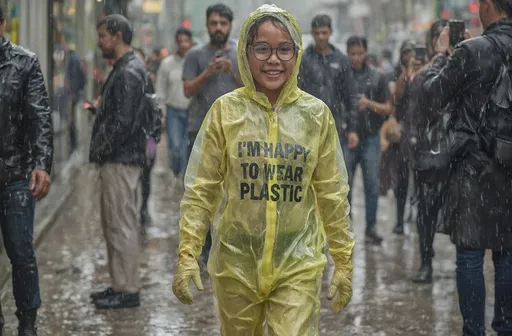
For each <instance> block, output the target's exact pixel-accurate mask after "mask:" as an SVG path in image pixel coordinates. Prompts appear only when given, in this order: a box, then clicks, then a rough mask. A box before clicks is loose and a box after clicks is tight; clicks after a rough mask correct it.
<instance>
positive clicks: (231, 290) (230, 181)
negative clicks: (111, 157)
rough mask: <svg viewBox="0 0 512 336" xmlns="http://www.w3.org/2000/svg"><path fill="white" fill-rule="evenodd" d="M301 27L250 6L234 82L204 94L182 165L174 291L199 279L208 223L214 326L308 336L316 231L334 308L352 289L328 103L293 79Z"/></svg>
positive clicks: (315, 307) (184, 291)
mask: <svg viewBox="0 0 512 336" xmlns="http://www.w3.org/2000/svg"><path fill="white" fill-rule="evenodd" d="M300 36H301V32H300V28H299V26H298V23H297V22H296V20H295V19H294V18H293V17H292V16H291V15H289V14H288V13H287V12H286V11H284V10H281V9H279V8H277V7H275V6H269V5H264V6H262V7H260V8H259V9H258V10H256V11H255V12H254V13H252V14H251V15H250V16H249V18H248V19H247V20H246V22H245V23H244V26H243V27H242V32H241V35H240V41H239V44H238V61H239V64H240V65H241V74H242V78H243V81H244V84H245V87H243V88H241V89H238V90H236V91H234V92H232V93H229V94H227V95H225V96H223V97H221V98H219V99H218V100H217V101H216V102H215V103H214V104H213V106H212V108H211V110H210V111H209V113H208V115H207V116H206V119H205V121H204V123H203V126H202V129H201V131H200V133H199V136H198V138H197V140H196V142H195V145H194V149H193V152H192V155H191V159H190V163H189V167H188V170H187V174H186V178H185V183H186V191H185V195H184V198H183V202H182V204H181V219H180V246H179V260H178V267H177V269H176V274H175V277H174V283H173V292H174V294H175V295H176V296H177V297H178V298H179V299H180V300H181V301H182V302H183V303H188V304H189V303H192V294H191V292H190V290H189V282H190V280H193V281H194V283H195V285H196V287H197V288H198V289H199V290H202V289H203V285H202V283H201V278H200V271H199V266H198V263H197V258H198V257H199V254H200V253H201V247H202V244H203V242H204V238H205V235H206V232H207V230H208V226H209V224H210V222H213V246H212V251H211V254H210V259H209V262H208V272H209V274H210V277H211V280H212V287H213V293H214V296H215V303H216V307H217V310H218V313H219V317H220V321H221V332H222V335H229V336H235V335H264V334H265V330H264V329H265V327H266V328H268V333H269V334H270V335H296V336H307V335H318V320H319V313H320V289H321V282H322V273H323V269H324V267H325V264H326V256H325V254H324V253H323V251H324V247H325V240H326V239H325V238H326V235H327V238H328V243H329V251H330V253H331V256H332V258H333V260H334V263H335V270H334V274H333V277H332V282H331V287H330V289H329V293H328V298H329V299H331V300H333V303H332V308H333V309H334V311H336V312H339V311H341V310H342V309H343V308H344V307H345V306H346V305H347V304H348V302H349V301H350V298H351V296H352V284H351V274H352V265H351V254H352V248H353V246H354V239H353V231H352V229H351V227H350V223H349V217H348V214H349V211H350V209H349V204H348V201H347V194H348V191H349V187H348V184H347V173H346V169H345V163H344V161H343V153H342V151H341V147H340V144H339V140H338V135H337V133H336V128H335V124H334V119H333V117H332V115H331V113H330V111H329V109H328V107H327V106H326V105H325V104H324V103H323V102H321V101H320V100H318V99H316V98H314V97H313V96H311V95H309V94H306V93H305V92H303V91H301V90H299V89H298V87H297V73H298V71H299V65H300V59H301V56H302V41H301V37H300ZM265 322H266V323H265Z"/></svg>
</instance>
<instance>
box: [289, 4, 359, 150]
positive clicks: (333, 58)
mask: <svg viewBox="0 0 512 336" xmlns="http://www.w3.org/2000/svg"><path fill="white" fill-rule="evenodd" d="M311 30H312V33H313V38H314V39H315V44H314V45H310V46H309V47H308V48H307V49H306V50H305V51H304V54H303V55H302V62H301V66H300V73H299V87H300V88H301V89H302V90H304V91H306V92H307V93H309V94H312V95H313V96H315V97H317V98H318V99H321V100H322V101H323V102H324V103H325V104H327V106H329V109H330V110H331V112H332V114H333V117H334V120H335V121H336V128H337V129H338V134H339V135H340V142H341V143H342V144H344V145H347V146H348V147H349V148H351V149H353V148H355V147H357V145H358V143H359V138H358V137H357V133H356V129H357V111H356V106H355V98H356V97H355V92H354V90H353V78H352V67H351V64H350V60H349V58H348V57H347V56H345V55H344V54H343V53H342V52H341V51H340V50H339V49H337V48H336V47H335V46H333V45H332V44H330V43H329V38H330V36H331V35H332V22H331V18H330V17H329V16H328V15H325V14H319V15H317V16H315V17H314V18H313V21H312V22H311Z"/></svg>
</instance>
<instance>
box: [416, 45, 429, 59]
mask: <svg viewBox="0 0 512 336" xmlns="http://www.w3.org/2000/svg"><path fill="white" fill-rule="evenodd" d="M414 52H415V54H416V59H417V60H418V61H425V56H427V46H426V45H424V44H417V45H416V47H415V48H414Z"/></svg>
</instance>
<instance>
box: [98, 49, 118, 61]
mask: <svg viewBox="0 0 512 336" xmlns="http://www.w3.org/2000/svg"><path fill="white" fill-rule="evenodd" d="M101 54H102V55H103V58H106V59H109V60H111V59H114V58H115V50H114V49H101Z"/></svg>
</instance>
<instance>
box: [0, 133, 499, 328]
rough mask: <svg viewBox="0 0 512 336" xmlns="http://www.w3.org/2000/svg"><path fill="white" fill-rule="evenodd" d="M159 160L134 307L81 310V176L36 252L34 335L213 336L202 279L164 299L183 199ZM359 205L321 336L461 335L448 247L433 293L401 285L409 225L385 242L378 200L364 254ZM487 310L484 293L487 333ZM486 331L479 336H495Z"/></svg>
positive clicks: (98, 247) (97, 264)
mask: <svg viewBox="0 0 512 336" xmlns="http://www.w3.org/2000/svg"><path fill="white" fill-rule="evenodd" d="M158 154H159V158H158V162H157V165H156V166H155V169H154V171H153V179H152V187H153V190H152V196H151V200H150V212H151V214H152V216H153V227H152V228H151V229H150V230H149V232H148V239H147V240H146V241H145V242H143V254H142V258H141V264H142V269H141V271H142V282H143V288H142V291H141V301H142V302H141V307H140V308H136V309H129V310H118V311H98V310H96V309H95V308H94V306H93V304H91V303H90V300H89V294H90V293H91V292H92V291H95V290H101V289H103V288H104V287H106V286H108V285H109V283H108V281H109V277H108V272H107V265H106V249H105V243H104V240H103V237H102V230H101V225H100V222H99V207H98V206H97V201H98V199H97V198H98V196H97V193H96V195H95V193H94V189H93V187H94V186H93V185H92V183H90V182H91V175H90V174H91V170H90V168H89V167H87V166H84V167H83V168H82V169H81V170H80V172H79V173H78V175H77V176H76V179H75V181H76V183H77V184H78V186H77V187H76V188H75V191H74V192H73V193H72V194H71V196H70V197H69V199H68V200H67V202H66V203H65V204H64V206H63V208H62V211H61V213H60V215H59V216H58V218H57V221H56V223H55V224H54V225H53V228H52V229H51V230H50V231H49V232H48V233H47V235H46V237H45V238H44V240H43V242H42V244H41V246H40V247H39V248H38V250H37V257H38V263H39V272H40V280H41V293H42V298H43V305H42V308H41V309H40V315H39V317H38V331H39V334H40V335H52V336H60V335H116V336H136V335H137V336H139V335H148V336H149V335H151V336H160V335H191V336H192V335H212V336H213V335H219V327H218V322H217V318H216V316H215V309H214V305H213V298H212V293H211V290H210V288H209V283H208V281H207V276H206V275H203V281H204V283H205V286H206V289H205V291H204V292H202V293H197V291H195V289H194V291H195V294H196V296H195V302H194V304H193V305H191V306H185V305H183V304H181V303H180V302H179V301H178V299H176V298H175V297H174V295H173V294H172V291H171V284H172V276H173V271H174V269H175V264H176V252H177V242H178V218H179V200H180V198H181V194H182V190H173V188H172V187H170V181H171V178H170V175H171V173H170V172H169V170H168V169H167V167H166V165H167V164H166V162H167V157H166V148H165V142H162V143H161V144H160V147H159V153H158ZM358 175H360V174H358ZM358 179H359V177H358ZM362 195H363V193H362V187H361V182H360V181H359V183H358V186H356V188H355V191H354V199H355V204H354V221H355V227H356V233H357V244H356V247H355V251H354V275H353V284H354V295H353V299H352V302H351V303H350V305H349V306H348V308H347V309H346V310H345V311H344V312H342V313H341V314H339V315H338V314H334V313H332V312H331V310H330V307H329V302H328V301H327V300H326V299H325V297H326V292H327V286H328V279H329V278H330V272H331V271H332V269H330V268H328V269H327V271H326V275H325V280H324V291H323V293H322V312H321V325H320V335H322V336H338V335H379V336H384V335H392V336H399V335H411V336H412V335H430V336H449V335H460V333H461V332H460V330H461V325H462V321H461V318H460V313H459V309H458V303H457V295H456V287H455V263H454V260H455V255H454V248H453V246H452V244H451V243H450V241H449V239H448V237H445V236H438V237H437V238H436V243H435V247H436V258H435V259H434V284H433V285H415V284H413V283H412V282H411V281H410V278H411V277H412V276H413V274H414V273H415V272H416V270H417V267H418V259H419V256H418V251H417V241H416V233H415V232H416V229H415V227H414V225H412V224H411V223H409V224H408V227H407V229H408V234H407V235H406V236H404V237H397V236H395V235H393V234H392V233H391V232H392V228H393V226H394V221H395V219H394V218H395V215H394V212H395V210H394V208H395V206H394V204H395V203H394V200H393V198H392V197H391V196H389V197H383V198H381V200H380V204H379V223H378V229H379V231H380V233H382V234H383V235H384V237H385V241H384V243H383V245H382V246H381V247H374V246H366V245H365V243H364V229H365V227H364V200H363V198H362ZM489 261H490V258H486V277H488V278H492V275H491V273H492V266H491V263H490V262H489ZM488 283H489V284H491V283H492V282H488ZM489 290H491V288H489ZM11 291H12V287H11V285H10V284H8V285H7V286H5V288H3V289H2V304H3V310H4V315H5V317H6V328H5V331H6V334H7V335H14V334H15V330H16V326H17V320H16V318H15V316H14V311H15V307H14V300H13V298H12V294H11ZM493 301H494V299H493V294H492V293H491V292H489V293H488V300H487V324H488V325H490V321H491V319H492V313H493V308H492V307H493V305H492V304H493ZM488 329H489V331H488V335H495V334H493V333H492V332H491V331H490V330H491V329H490V328H488Z"/></svg>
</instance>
